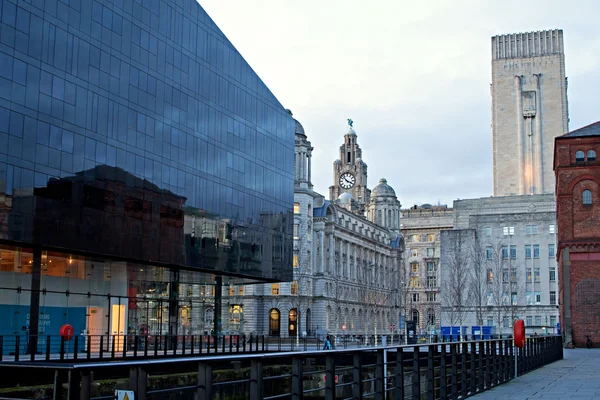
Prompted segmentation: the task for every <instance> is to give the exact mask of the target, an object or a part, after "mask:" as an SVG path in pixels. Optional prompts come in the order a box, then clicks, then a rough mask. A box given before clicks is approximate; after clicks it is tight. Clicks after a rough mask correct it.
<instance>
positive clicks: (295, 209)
mask: <svg viewBox="0 0 600 400" xmlns="http://www.w3.org/2000/svg"><path fill="white" fill-rule="evenodd" d="M288 204H289V203H288ZM288 210H289V209H288ZM294 214H300V203H294Z"/></svg>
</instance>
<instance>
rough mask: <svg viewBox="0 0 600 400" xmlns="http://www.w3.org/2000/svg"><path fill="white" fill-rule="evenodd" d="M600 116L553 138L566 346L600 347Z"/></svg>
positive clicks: (561, 311)
mask: <svg viewBox="0 0 600 400" xmlns="http://www.w3.org/2000/svg"><path fill="white" fill-rule="evenodd" d="M598 155H600V121H598V122H596V123H593V124H591V125H588V126H585V127H583V128H580V129H577V130H575V131H572V132H569V133H567V134H565V135H563V136H559V137H557V138H556V139H555V142H554V173H555V175H556V218H557V223H558V252H557V257H558V270H559V287H560V289H559V290H560V321H561V326H562V332H563V338H564V342H565V345H566V346H570V345H575V346H577V347H583V346H585V345H586V336H587V335H589V336H590V338H591V339H592V341H593V343H594V346H595V347H600V160H599V159H598Z"/></svg>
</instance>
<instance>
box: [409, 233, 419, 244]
mask: <svg viewBox="0 0 600 400" xmlns="http://www.w3.org/2000/svg"><path fill="white" fill-rule="evenodd" d="M410 241H411V242H413V243H419V235H410Z"/></svg>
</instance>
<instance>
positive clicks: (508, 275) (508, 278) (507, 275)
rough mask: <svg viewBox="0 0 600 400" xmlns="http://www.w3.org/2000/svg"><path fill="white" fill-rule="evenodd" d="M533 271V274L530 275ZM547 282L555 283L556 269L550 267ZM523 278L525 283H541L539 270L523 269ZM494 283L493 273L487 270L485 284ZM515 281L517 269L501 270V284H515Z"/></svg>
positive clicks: (537, 268)
mask: <svg viewBox="0 0 600 400" xmlns="http://www.w3.org/2000/svg"><path fill="white" fill-rule="evenodd" d="M532 271H533V274H532ZM548 277H549V280H550V282H556V268H554V267H551V268H550V271H549V275H548ZM525 278H526V281H527V282H529V283H530V282H540V281H541V272H540V268H539V267H536V268H533V270H532V269H531V268H526V269H525ZM493 281H494V271H492V270H491V269H488V270H487V283H490V284H491V283H493ZM516 281H517V269H516V268H511V269H510V271H509V270H508V268H504V269H503V270H502V282H516Z"/></svg>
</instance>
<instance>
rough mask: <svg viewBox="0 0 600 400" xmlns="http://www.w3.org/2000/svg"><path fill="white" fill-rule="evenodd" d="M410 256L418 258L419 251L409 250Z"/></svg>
mask: <svg viewBox="0 0 600 400" xmlns="http://www.w3.org/2000/svg"><path fill="white" fill-rule="evenodd" d="M411 255H412V256H413V257H419V250H418V249H412V250H411Z"/></svg>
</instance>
